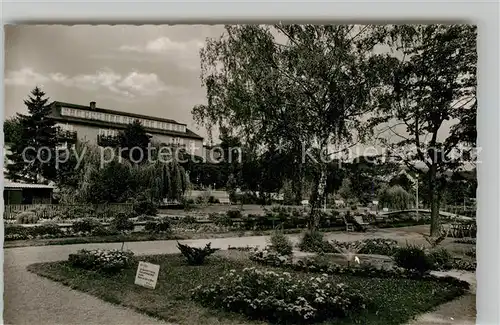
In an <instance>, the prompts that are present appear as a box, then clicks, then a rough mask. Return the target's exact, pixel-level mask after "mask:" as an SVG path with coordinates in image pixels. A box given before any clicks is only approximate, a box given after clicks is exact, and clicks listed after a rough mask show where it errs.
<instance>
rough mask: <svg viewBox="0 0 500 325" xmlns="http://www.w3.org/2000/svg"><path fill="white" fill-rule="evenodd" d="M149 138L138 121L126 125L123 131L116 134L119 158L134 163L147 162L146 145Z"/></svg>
mask: <svg viewBox="0 0 500 325" xmlns="http://www.w3.org/2000/svg"><path fill="white" fill-rule="evenodd" d="M149 141H150V136H149V135H148V134H147V133H146V130H145V129H144V127H143V126H142V124H141V122H139V120H135V121H134V122H133V123H131V124H129V125H127V127H126V128H125V130H123V131H122V132H120V133H119V134H118V143H119V146H120V150H121V156H122V158H124V159H128V160H130V161H131V162H134V163H143V162H145V161H147V159H148V157H147V155H148V150H147V148H148V144H149Z"/></svg>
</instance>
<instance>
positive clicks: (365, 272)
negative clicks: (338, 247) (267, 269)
mask: <svg viewBox="0 0 500 325" xmlns="http://www.w3.org/2000/svg"><path fill="white" fill-rule="evenodd" d="M250 259H251V260H252V261H255V262H257V263H259V264H262V265H268V266H274V267H280V268H288V269H292V270H296V271H303V272H313V273H325V274H348V275H353V276H365V277H379V278H404V279H418V280H432V281H440V282H446V283H451V284H454V285H456V286H458V287H460V288H462V289H463V290H468V289H469V286H470V285H469V283H468V282H466V281H462V280H459V279H456V278H454V277H450V276H445V277H439V276H434V275H432V274H430V273H428V272H426V273H422V272H418V271H416V270H413V269H406V268H404V267H391V268H377V267H375V266H373V265H371V264H362V265H359V266H356V267H345V266H341V265H338V264H335V263H331V262H328V261H325V260H319V259H316V258H306V259H303V260H298V261H297V262H294V261H293V260H292V259H291V258H289V257H287V256H283V255H280V254H278V253H276V252H273V251H270V250H265V249H264V250H256V251H254V252H252V253H251V254H250Z"/></svg>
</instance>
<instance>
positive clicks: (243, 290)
mask: <svg viewBox="0 0 500 325" xmlns="http://www.w3.org/2000/svg"><path fill="white" fill-rule="evenodd" d="M192 298H193V299H194V300H195V301H198V302H199V303H201V304H203V305H205V306H208V307H212V308H219V309H225V310H228V311H232V312H237V313H242V314H245V315H247V316H249V317H251V318H256V319H259V320H265V321H269V322H271V323H282V324H290V323H316V322H321V321H324V320H326V319H332V318H336V317H345V316H346V315H347V313H348V312H355V311H357V310H361V309H363V308H364V307H365V304H366V299H365V297H363V296H362V295H361V294H360V293H359V292H358V291H356V290H353V289H351V288H349V287H348V286H346V285H345V284H343V283H334V282H332V281H331V280H329V278H328V276H326V275H320V276H314V277H310V278H309V279H300V278H299V277H297V276H296V275H291V274H290V273H287V272H273V271H265V270H259V269H256V268H245V269H243V270H242V271H236V270H231V271H229V272H228V273H227V274H225V275H224V276H222V277H221V278H220V279H219V281H218V282H217V283H213V284H209V285H204V286H199V287H197V288H195V289H194V290H193V291H192Z"/></svg>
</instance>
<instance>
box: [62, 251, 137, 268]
mask: <svg viewBox="0 0 500 325" xmlns="http://www.w3.org/2000/svg"><path fill="white" fill-rule="evenodd" d="M133 260H134V253H132V252H131V251H119V250H115V249H112V250H105V249H94V250H86V249H81V250H79V251H78V252H77V253H76V254H70V255H69V259H68V261H69V262H70V264H71V265H72V266H74V267H79V268H83V269H88V270H97V271H104V272H107V273H116V272H119V271H121V270H122V269H125V268H128V267H130V266H131V265H132V263H133Z"/></svg>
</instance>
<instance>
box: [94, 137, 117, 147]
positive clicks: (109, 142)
mask: <svg viewBox="0 0 500 325" xmlns="http://www.w3.org/2000/svg"><path fill="white" fill-rule="evenodd" d="M118 143H119V142H118V137H117V136H113V135H102V134H100V135H98V136H97V145H99V146H101V147H116V146H118Z"/></svg>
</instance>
